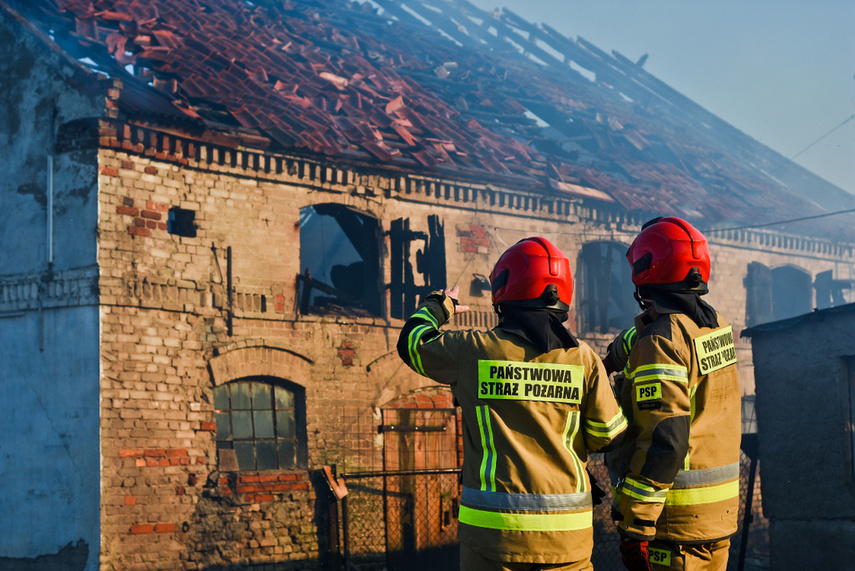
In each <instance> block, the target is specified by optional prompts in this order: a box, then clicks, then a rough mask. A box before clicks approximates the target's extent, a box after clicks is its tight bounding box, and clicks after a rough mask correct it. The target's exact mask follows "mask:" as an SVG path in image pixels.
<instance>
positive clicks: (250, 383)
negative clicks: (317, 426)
mask: <svg viewBox="0 0 855 571" xmlns="http://www.w3.org/2000/svg"><path fill="white" fill-rule="evenodd" d="M244 387H245V388H246V391H247V394H246V395H241V394H237V395H236V394H235V392H234V391H235V389H239V390H240V389H241V388H244ZM259 388H263V389H264V390H265V391H266V392H267V393H268V394H267V398H269V401H267V402H263V401H264V399H259V400H260V401H261V402H259V403H258V406H256V400H255V399H256V396H255V395H258V394H260V393H261V392H262V391H259V390H258V389H259ZM262 396H263V395H262ZM277 396H285V397H288V399H287V400H289V401H290V406H278V405H281V404H282V403H281V402H279V401H278V400H277ZM213 397H214V406H215V410H214V418H215V422H216V427H217V428H216V433H215V439H216V443H217V451H218V453H220V454H221V455H222V454H223V452H222V451H224V450H232V451H234V455H235V460H236V462H237V470H236V471H238V472H263V471H283V470H300V469H306V468H307V466H308V443H307V440H308V438H307V430H306V397H305V389H304V388H303V387H301V386H300V385H297V384H295V383H291V382H289V381H286V380H284V379H279V378H276V377H263V376H256V377H244V378H240V379H235V380H233V381H230V382H228V383H225V384H223V385H220V386H218V387H215V388H214V395H213ZM224 398H225V399H226V400H225V401H224V400H223V399H224ZM280 400H281V399H280ZM247 403H248V406H247ZM224 405H226V406H224ZM268 413H269V414H268ZM238 414H239V415H240V416H239V417H237V415H238ZM285 415H289V416H290V419H291V420H290V423H291V426H289V427H287V428H288V430H286V427H285V426H283V420H285V419H286V416H285ZM265 417H266V418H265ZM247 423H248V426H249V430H250V433H249V434H247ZM250 452H251V458H250V457H249V453H250ZM271 458H273V459H275V462H271Z"/></svg>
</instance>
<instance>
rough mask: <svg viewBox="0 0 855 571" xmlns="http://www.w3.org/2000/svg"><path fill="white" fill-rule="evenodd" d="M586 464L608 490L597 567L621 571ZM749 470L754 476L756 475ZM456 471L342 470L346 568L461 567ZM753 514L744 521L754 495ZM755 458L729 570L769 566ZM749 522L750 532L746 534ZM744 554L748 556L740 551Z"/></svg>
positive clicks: (745, 480)
mask: <svg viewBox="0 0 855 571" xmlns="http://www.w3.org/2000/svg"><path fill="white" fill-rule="evenodd" d="M588 467H589V469H590V471H591V473H592V474H593V476H594V478H596V480H597V482H598V483H599V485H600V487H601V488H603V489H604V490H605V491H606V497H605V498H604V500H603V502H602V503H601V504H599V505H598V506H595V508H594V551H593V554H592V562H593V565H594V568H595V569H596V570H597V571H620V570H622V569H623V565H622V563H621V561H620V555H619V553H618V541H619V537H618V534H617V531H616V527H615V522H614V521H613V519H612V515H611V505H612V495H611V490H610V486H609V478H608V475H607V471H606V468H605V465H604V464H603V461H602V456H601V455H594V456H592V458H591V459H590V461H589V464H588ZM752 469H753V471H754V473H755V477H754V478H751V472H752ZM458 478H459V471H458V470H422V471H409V472H406V471H400V472H379V473H363V474H350V475H345V480H346V482H347V487H348V491H349V493H348V495H347V496H346V498H345V499H344V500H343V501H342V504H341V522H342V529H341V533H342V541H341V545H342V550H343V556H344V557H343V560H344V563H345V570H346V571H353V570H357V571H383V570H386V571H405V570H406V571H432V570H436V569H457V568H458V567H459V555H458V544H457V539H456V534H457V511H458V507H459V489H460V488H459V481H458ZM749 486H752V487H753V490H751V491H752V494H751V496H750V498H751V501H750V505H751V516H752V517H750V518H748V519H747V520H746V518H745V507H746V505H747V504H748V499H749ZM760 506H761V501H760V487H759V477H758V475H757V471H756V463H754V464H752V462H751V458H750V457H749V456H748V455H746V454H743V455H742V461H741V470H740V517H739V532H738V533H737V534H736V535H735V536H734V537H733V539H732V540H731V550H730V561H729V564H728V570H729V571H737V570H739V569H744V570H746V571H762V570H765V569H768V568H769V524H768V521H767V520H765V519H764V518H763V517H762V514H761V509H760ZM746 525H748V535H747V536H746V537H745V538H744V539H745V543H744V544H743V535H744V530H745V526H746ZM743 553H744V554H743Z"/></svg>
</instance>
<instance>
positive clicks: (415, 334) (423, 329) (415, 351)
mask: <svg viewBox="0 0 855 571" xmlns="http://www.w3.org/2000/svg"><path fill="white" fill-rule="evenodd" d="M429 331H436V329H435V328H434V327H431V326H430V325H419V326H418V327H416V328H415V329H413V330H412V331H411V332H410V338H409V340H408V341H409V343H408V345H409V351H410V363H412V365H413V369H415V371H416V372H417V373H418V374H420V375H422V376H423V377H426V376H427V374H426V373H425V369H424V367H423V366H422V357H421V355H419V342H420V341H421V338H422V336H423V335H424V334H425V333H428V332H429Z"/></svg>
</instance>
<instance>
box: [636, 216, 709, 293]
mask: <svg viewBox="0 0 855 571" xmlns="http://www.w3.org/2000/svg"><path fill="white" fill-rule="evenodd" d="M626 259H627V260H629V264H630V265H631V266H632V283H634V284H635V285H636V286H646V285H651V286H659V287H662V286H667V287H666V289H671V290H678V291H694V292H698V293H706V292H707V291H708V290H707V282H708V281H709V278H710V250H709V247H708V246H707V239H706V237H704V235H703V234H701V233H700V231H698V230H697V229H696V228H695V227H694V226H692V225H691V224H689V223H688V222H686V221H685V220H682V219H680V218H675V217H668V218H655V219H653V220H651V221H650V222H647V223H646V224H645V225H644V226H642V227H641V233H639V235H638V236H636V238H635V240H633V242H632V245H631V246H630V247H629V250H628V251H627V253H626Z"/></svg>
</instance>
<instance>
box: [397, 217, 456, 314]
mask: <svg viewBox="0 0 855 571" xmlns="http://www.w3.org/2000/svg"><path fill="white" fill-rule="evenodd" d="M389 243H390V250H391V251H390V257H391V259H390V261H389V269H390V270H391V283H390V284H389V299H390V301H389V305H390V306H389V313H390V315H391V317H393V318H396V319H404V318H407V317H409V316H410V315H411V314H412V313H413V312H414V311H415V310H416V306H417V304H418V302H419V299H420V298H421V297H422V296H423V295H426V294H428V293H430V292H431V291H434V290H439V289H443V288H445V287H447V286H448V284H447V283H446V282H447V279H446V273H445V226H444V225H443V224H442V223H441V222H440V219H439V216H436V215H431V216H428V219H427V232H421V231H415V230H412V229H411V228H410V219H409V218H398V219H397V220H393V221H392V224H391V227H390V229H389ZM420 246H421V250H419V249H418V248H419V247H420Z"/></svg>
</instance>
